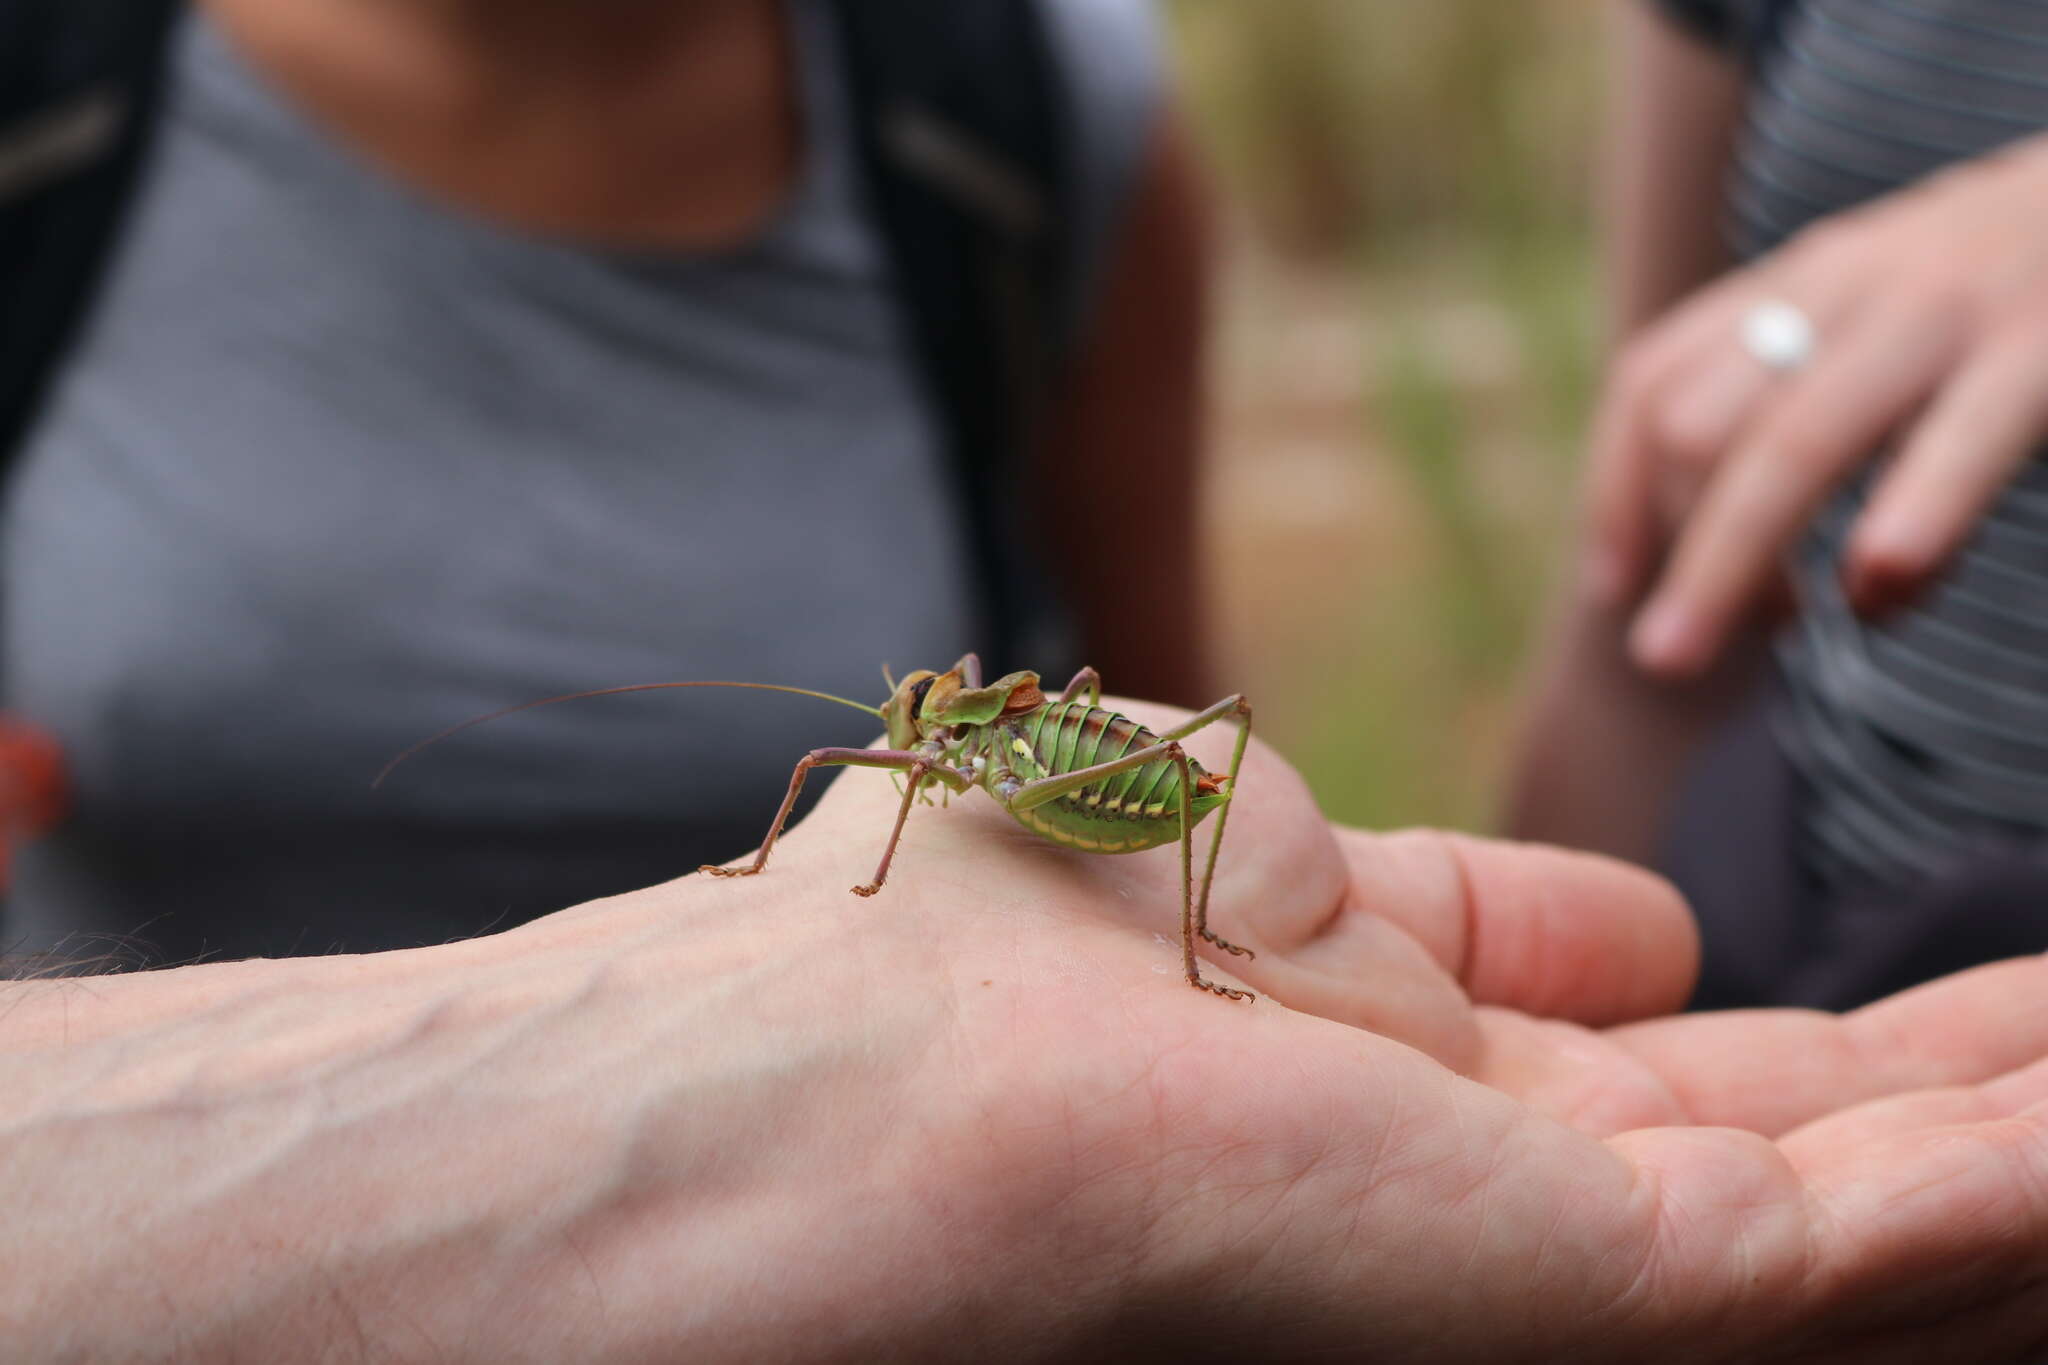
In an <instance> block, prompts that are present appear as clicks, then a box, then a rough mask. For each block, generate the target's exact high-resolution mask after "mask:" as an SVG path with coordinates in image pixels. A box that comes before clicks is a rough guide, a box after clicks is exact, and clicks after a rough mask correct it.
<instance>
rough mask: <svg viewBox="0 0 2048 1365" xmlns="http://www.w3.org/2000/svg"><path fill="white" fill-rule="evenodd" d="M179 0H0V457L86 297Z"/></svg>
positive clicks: (131, 167) (151, 108) (132, 168)
mask: <svg viewBox="0 0 2048 1365" xmlns="http://www.w3.org/2000/svg"><path fill="white" fill-rule="evenodd" d="M178 9H179V5H178V3H177V0H0V459H4V458H10V457H11V456H12V455H13V453H14V452H15V450H16V449H17V448H18V447H19V446H20V444H21V441H22V439H23V437H24V436H25V435H26V433H27V430H28V426H29V423H30V422H31V421H32V420H34V417H35V413H36V410H37V407H38V406H39V404H40V402H41V400H42V397H43V392H44V390H45V388H46V387H47V385H48V382H49V379H50V376H51V374H52V373H53V372H54V370H55V368H56V365H57V362H58V361H59V360H60V359H61V358H62V356H63V354H64V352H65V350H66V349H67V348H68V347H69V345H70V344H71V342H72V341H73V340H74V339H75V338H76V336H77V333H78V328H79V324H80V323H81V322H82V321H83V319H84V317H85V314H86V312H87V310H88V309H89V308H90V307H91V304H92V300H93V297H94V294H95V289H96V286H97V285H98V283H99V281H100V278H101V276H102V275H103V274H104V273H105V272H104V270H103V266H104V265H105V263H106V260H107V258H108V256H109V255H110V253H111V251H112V248H113V244H114V240H115V237H116V234H117V233H118V232H119V230H120V226H121V224H122V222H123V221H124V218H125V214H124V210H125V209H126V207H127V205H128V201H129V198H130V194H131V191H132V190H133V189H134V186H135V182H136V179H137V176H138V173H139V172H140V170H141V167H142V164H143V160H144V157H145V155H146V153H147V150H148V146H149V132H150V129H151V127H152V126H153V124H154V122H155V118H154V115H155V112H156V107H157V103H158V100H159V97H160V96H161V94H162V89H163V71H164V65H165V63H164V60H163V58H164V52H165V49H166V48H167V47H168V45H169V44H168V40H169V35H170V31H171V26H172V21H173V20H174V18H175V17H176V14H177V12H178Z"/></svg>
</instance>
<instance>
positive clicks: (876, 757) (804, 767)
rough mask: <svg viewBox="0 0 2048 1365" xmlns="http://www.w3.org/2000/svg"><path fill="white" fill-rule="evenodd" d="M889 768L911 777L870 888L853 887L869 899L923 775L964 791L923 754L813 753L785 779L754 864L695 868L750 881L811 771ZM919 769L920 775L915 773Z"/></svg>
mask: <svg viewBox="0 0 2048 1365" xmlns="http://www.w3.org/2000/svg"><path fill="white" fill-rule="evenodd" d="M830 767H852V768H892V769H895V770H896V771H898V772H910V773H912V774H913V776H912V779H911V781H910V782H909V783H908V784H907V786H906V787H905V793H906V796H905V800H904V809H903V810H902V811H901V812H899V813H898V814H897V816H896V829H895V832H894V833H892V834H891V835H890V836H889V846H888V848H886V849H884V850H883V852H882V867H881V870H880V871H879V872H877V873H876V874H875V880H874V884H873V885H871V886H868V887H866V888H865V889H863V888H861V887H858V886H856V887H855V888H853V889H854V892H855V894H856V895H862V896H872V895H874V894H875V892H876V891H878V890H880V889H881V885H882V877H883V876H884V875H886V874H887V872H888V870H889V859H890V857H891V855H893V854H894V853H895V851H896V840H897V839H898V838H899V837H901V835H902V833H903V820H904V816H905V815H906V814H908V812H909V808H910V798H911V797H914V796H915V795H916V793H917V789H918V785H919V783H920V782H921V781H922V779H923V778H924V776H925V775H926V773H927V772H931V773H935V774H936V775H937V776H938V778H939V780H940V781H942V782H945V783H946V784H947V785H948V786H951V787H953V788H954V790H956V791H965V790H966V789H967V783H966V781H965V779H963V778H961V777H960V776H959V775H958V774H957V773H953V772H951V771H950V770H948V769H945V768H938V769H933V767H932V764H931V760H930V758H929V757H927V756H926V755H924V754H917V753H912V752H911V751H910V750H908V749H813V750H811V751H810V752H809V753H807V754H805V755H804V756H803V757H802V758H800V759H798V760H797V761H796V771H795V772H793V773H791V774H790V775H789V792H788V794H787V795H785V796H784V797H783V798H782V809H780V810H778V811H776V812H775V823H774V824H772V825H770V826H769V827H768V837H767V838H766V839H764V840H762V841H761V851H760V852H759V853H757V854H755V855H754V861H753V862H751V863H749V864H748V865H747V866H745V867H715V866H711V865H709V864H707V865H705V866H703V867H700V868H698V869H697V870H698V871H699V872H708V873H710V874H711V875H712V876H714V877H751V876H753V875H754V874H755V873H757V872H759V871H760V870H761V869H762V868H764V867H766V866H767V865H768V855H769V854H770V853H772V852H774V850H775V840H776V839H777V838H778V837H780V835H781V834H782V828H783V826H784V825H786V824H788V823H789V812H790V811H791V810H792V809H793V808H794V807H795V806H796V798H797V795H798V793H800V792H802V791H803V789H804V778H805V777H806V776H807V775H808V774H809V773H810V771H811V769H813V768H830ZM920 769H922V770H924V771H919V770H920Z"/></svg>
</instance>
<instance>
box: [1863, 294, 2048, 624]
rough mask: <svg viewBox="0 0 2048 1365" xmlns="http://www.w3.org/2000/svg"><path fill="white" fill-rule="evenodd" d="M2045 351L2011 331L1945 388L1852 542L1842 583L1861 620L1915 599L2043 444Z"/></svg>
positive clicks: (2047, 393) (2038, 338)
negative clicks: (1864, 615)
mask: <svg viewBox="0 0 2048 1365" xmlns="http://www.w3.org/2000/svg"><path fill="white" fill-rule="evenodd" d="M2044 345H2048V336H2044V335H2041V334H2039V333H2038V332H2017V331H2016V332H2015V333H2013V334H2012V335H2011V336H2010V337H2008V338H2004V339H2001V340H1999V341H1998V342H1996V343H1994V344H1991V345H1987V346H1985V347H1983V348H1982V349H1980V350H1979V351H1978V352H1977V353H1976V354H1974V355H1972V356H1971V357H1970V359H1969V361H1968V363H1966V364H1965V365H1964V366H1963V368H1962V369H1961V370H1960V371H1959V372H1958V373H1957V374H1956V375H1955V377H1954V378H1953V379H1952V380H1951V381H1950V382H1949V383H1948V384H1946V385H1944V386H1943V388H1942V391H1941V393H1940V395H1939V397H1937V398H1936V399H1935V401H1934V404H1933V406H1932V407H1931V408H1930V409H1929V411H1928V413H1927V416H1926V417H1925V418H1924V419H1922V421H1921V422H1920V424H1919V426H1918V427H1917V428H1916V429H1915V430H1914V432H1913V434H1912V435H1911V437H1910V438H1908V439H1907V441H1906V442H1905V444H1904V446H1903V447H1902V448H1901V449H1900V451H1899V455H1898V458H1897V459H1896V460H1894V461H1893V463H1892V466H1891V468H1890V469H1889V470H1887V471H1886V472H1885V475H1884V477H1883V478H1882V479H1881V480H1880V481H1879V483H1878V485H1877V489H1876V491H1875V492H1874V493H1873V494H1872V495H1871V498H1870V502H1869V505H1868V506H1866V507H1865V508H1864V510H1863V513H1862V515H1861V516H1859V517H1858V518H1857V521H1856V526H1855V529H1854V530H1853V531H1852V532H1851V533H1850V537H1849V546H1848V550H1847V552H1846V554H1845V556H1844V563H1843V566H1842V567H1843V576H1844V579H1845V581H1846V583H1847V586H1848V590H1849V596H1850V600H1851V601H1853V602H1854V603H1855V604H1856V605H1857V607H1858V609H1859V610H1863V611H1867V612H1875V611H1881V610H1883V609H1885V608H1886V607H1890V606H1896V605H1900V604H1902V603H1903V602H1905V601H1906V600H1908V599H1909V598H1911V597H1912V596H1913V595H1914V594H1915V593H1916V592H1917V591H1918V590H1919V589H1920V587H1921V586H1922V585H1923V584H1924V583H1925V582H1926V580H1927V579H1928V577H1929V576H1931V575H1932V574H1933V573H1934V572H1935V570H1937V569H1939V568H1940V567H1941V566H1942V564H1944V563H1945V562H1946V561H1947V560H1948V558H1949V557H1950V556H1951V555H1952V554H1954V553H1955V551H1956V549H1957V547H1958V546H1960V545H1961V544H1962V542H1963V540H1964V539H1965V537H1967V536H1968V535H1969V533H1970V532H1971V530H1972V529H1974V528H1975V526H1976V524H1977V522H1978V520H1979V519H1980V518H1981V517H1982V516H1983V515H1984V512H1985V509H1986V508H1988V507H1989V506H1990V505H1991V502H1992V500H1993V499H1994V498H1996V497H1997V496H1998V493H1999V491H2000V490H2001V489H2003V488H2004V487H2005V485H2006V483H2007V482H2008V481H2009V480H2010V479H2011V478H2012V475H2013V473H2014V471H2015V470H2017V469H2018V468H2019V467H2020V465H2021V464H2022V463H2024V462H2025V461H2026V460H2027V459H2028V458H2029V457H2031V456H2032V454H2033V453H2034V451H2035V449H2036V448H2037V447H2038V446H2039V445H2040V443H2041V440H2042V437H2043V435H2044V434H2048V382H2044V381H2048V361H2044V359H2043V354H2044V351H2043V347H2044Z"/></svg>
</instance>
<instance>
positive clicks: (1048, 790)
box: [991, 698, 1258, 1000]
mask: <svg viewBox="0 0 2048 1365" xmlns="http://www.w3.org/2000/svg"><path fill="white" fill-rule="evenodd" d="M1233 700H1235V699H1234V698H1233ZM1211 710H1215V708H1213V707H1212V708H1211ZM1205 714H1206V713H1205ZM1217 714H1218V715H1221V714H1223V713H1222V712H1221V711H1218V712H1217ZM1214 719H1215V716H1210V717H1209V720H1214ZM1196 720H1197V721H1200V724H1194V723H1192V722H1191V723H1190V726H1189V727H1187V728H1193V729H1200V728H1201V725H1203V724H1207V723H1208V721H1206V720H1202V719H1201V717H1197V718H1196ZM1181 733H1186V729H1185V728H1184V729H1183V730H1182V732H1181ZM1239 747H1240V750H1241V749H1242V743H1240V746H1239ZM1161 759H1163V760H1165V761H1166V762H1169V763H1172V764H1173V765H1174V766H1175V767H1176V768H1177V769H1178V770H1179V772H1180V838H1179V839H1177V840H1176V841H1175V842H1177V843H1178V844H1179V845H1180V899H1181V916H1180V946H1181V966H1182V968H1183V970H1184V971H1186V973H1187V978H1188V984H1189V985H1190V986H1193V987H1195V988H1196V989H1198V990H1205V991H1213V992H1215V993H1216V994H1217V995H1222V996H1227V997H1229V998H1230V999H1232V1000H1254V999H1257V998H1258V997H1256V996H1255V995H1253V994H1252V993H1251V992H1250V991H1240V990H1235V989H1233V988H1231V987H1229V986H1219V985H1217V984H1216V983H1215V982H1213V981H1209V980H1206V979H1205V978H1204V977H1203V976H1202V974H1201V970H1200V969H1199V968H1198V967H1197V966H1196V965H1195V939H1196V938H1197V937H1201V938H1204V939H1207V940H1208V941H1209V942H1211V943H1213V944H1215V945H1216V946H1217V947H1219V948H1222V949H1225V950H1226V951H1229V952H1233V953H1236V954H1238V955H1239V956H1242V957H1252V956H1254V954H1253V953H1252V951H1251V950H1250V949H1249V948H1240V947H1238V946H1237V945H1236V944H1234V943H1228V942H1225V941H1224V940H1223V939H1220V938H1218V937H1216V935H1214V934H1212V933H1210V932H1208V929H1207V927H1206V925H1205V924H1204V922H1203V918H1202V915H1203V913H1204V912H1205V911H1206V909H1207V906H1208V894H1209V886H1208V882H1209V876H1213V875H1214V873H1215V870H1216V853H1215V848H1214V846H1213V845H1212V846H1211V848H1210V852H1209V868H1208V871H1209V876H1205V877H1204V878H1203V883H1202V899H1201V902H1200V908H1199V909H1198V908H1197V901H1196V898H1195V876H1194V840H1193V838H1192V835H1193V833H1194V825H1195V817H1194V793H1195V775H1194V770H1193V769H1192V768H1191V767H1190V766H1189V764H1188V756H1187V753H1186V751H1184V750H1183V749H1182V748H1181V747H1180V743H1179V741H1177V740H1173V739H1166V738H1162V739H1161V740H1160V741H1159V742H1158V743H1157V744H1149V745H1147V746H1146V747H1144V748H1142V749H1136V750H1133V751H1132V752H1130V753H1127V754H1125V755H1123V756H1122V757H1121V758H1113V759H1110V760H1109V761H1108V762H1106V763H1097V764H1094V765H1093V766H1091V767H1087V768H1079V769H1076V770H1075V771H1073V772H1070V773H1059V774H1056V775H1053V776H1049V777H1041V778H1037V779H1035V780H1033V781H1030V782H1017V781H1015V780H1014V779H1012V780H1011V781H1010V782H1009V783H1003V782H998V783H997V784H996V785H995V786H994V787H992V788H991V790H992V792H993V793H994V795H995V798H996V799H997V800H998V801H1000V802H1002V803H1003V805H1004V806H1006V807H1008V808H1009V809H1010V810H1012V811H1027V810H1032V809H1034V808H1036V807H1038V806H1042V805H1044V804H1045V803H1046V802H1048V801H1051V800H1053V799H1055V798H1057V797H1060V796H1064V795H1066V794H1067V793H1068V792H1073V791H1079V790H1080V789H1081V788H1082V787H1085V786H1088V785H1090V784H1091V783H1095V782H1100V781H1102V780H1103V779H1104V778H1108V777H1114V776H1115V775H1116V774H1118V773H1121V772H1129V771H1130V770H1131V769H1133V768H1139V767H1143V766H1144V765H1145V764H1147V763H1153V762H1157V761H1159V760H1161ZM1225 809H1226V810H1227V809H1228V807H1227V806H1226V807H1225Z"/></svg>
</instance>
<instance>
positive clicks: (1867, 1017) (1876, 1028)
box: [1607, 957, 2048, 1135]
mask: <svg viewBox="0 0 2048 1365" xmlns="http://www.w3.org/2000/svg"><path fill="white" fill-rule="evenodd" d="M1607 1037H1608V1038H1609V1039H1610V1040H1611V1041H1613V1042H1615V1043H1617V1044H1619V1045H1621V1046H1622V1047H1624V1048H1626V1049H1627V1050H1628V1051H1629V1052H1631V1053H1632V1054H1634V1055H1635V1056H1636V1057H1638V1058H1639V1059H1641V1060H1642V1061H1643V1062H1644V1063H1645V1064H1647V1065H1648V1066H1649V1067H1650V1068H1651V1069H1652V1070H1653V1071H1655V1072H1656V1073H1657V1074H1658V1075H1659V1076H1660V1077H1662V1078H1663V1080H1664V1082H1665V1084H1667V1085H1668V1086H1670V1087H1671V1090H1672V1092H1673V1093H1674V1094H1675V1095H1676V1096H1677V1097H1678V1099H1679V1101H1680V1103H1682V1104H1683V1105H1684V1107H1685V1110H1686V1112H1687V1113H1688V1114H1690V1115H1691V1116H1692V1118H1693V1121H1694V1122H1697V1123H1708V1124H1719V1125H1725V1126H1728V1127H1734V1128H1747V1129H1751V1130H1753V1131H1755V1132H1759V1133H1763V1134H1766V1135H1776V1134H1780V1133H1784V1132H1788V1131H1789V1130H1791V1129H1792V1128H1795V1127H1797V1126H1798V1125H1800V1124H1802V1123H1805V1122H1808V1121H1809V1120H1812V1119H1815V1118H1818V1117H1820V1116H1821V1115H1824V1114H1830V1113H1833V1112H1834V1111H1836V1110H1838V1109H1843V1108H1846V1107H1848V1106H1849V1105H1853V1104H1859V1103H1862V1102H1864V1101H1867V1100H1873V1099H1877V1098H1880V1097H1882V1096H1886V1095H1892V1094H1897V1093H1900V1092H1902V1091H1915V1090H1926V1089H1931V1088H1935V1087H1939V1086H1950V1085H1964V1084H1975V1083H1978V1082H1981V1081H1984V1080H1986V1079H1989V1078H1990V1077H1993V1076H1997V1075H2000V1074H2002V1073H2004V1072H2007V1071H2010V1070H2012V1069H2014V1068H2016V1067H2020V1066H2024V1065H2026V1064H2028V1063H2030V1062H2032V1061H2033V1060H2034V1059H2036V1058H2038V1057H2042V1056H2048V958H2043V957H2030V958H2019V959H2015V960H2013V961H2009V962H1997V963H1992V964H1991V965H1989V966H1985V967H1977V968H1973V969H1971V970H1970V971H1967V972H1958V973H1957V974H1955V975H1953V976H1947V977H1943V978H1942V979H1941V980H1939V981H1935V982H1930V983H1929V984H1927V985H1925V986H1918V987H1915V988H1914V989H1912V990H1910V991H1905V992H1902V993H1901V994H1899V995H1895V996H1891V997H1890V998H1888V999H1885V1000H1881V1001H1879V1002H1877V1003H1876V1004H1874V1005H1868V1006H1865V1007H1864V1008H1863V1009H1860V1010H1856V1011H1854V1012H1853V1013H1850V1014H1845V1015H1839V1016H1837V1015H1830V1014H1821V1013H1817V1012H1814V1011H1808V1010H1731V1011H1725V1012H1721V1013H1714V1014H1690V1015H1682V1016H1679V1017H1677V1018H1672V1019H1659V1020H1654V1021H1652V1022H1649V1023H1643V1024H1633V1025H1628V1026H1626V1027H1623V1028H1619V1029H1615V1030H1613V1031H1611V1032H1610V1033H1609V1034H1608V1035H1607Z"/></svg>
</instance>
